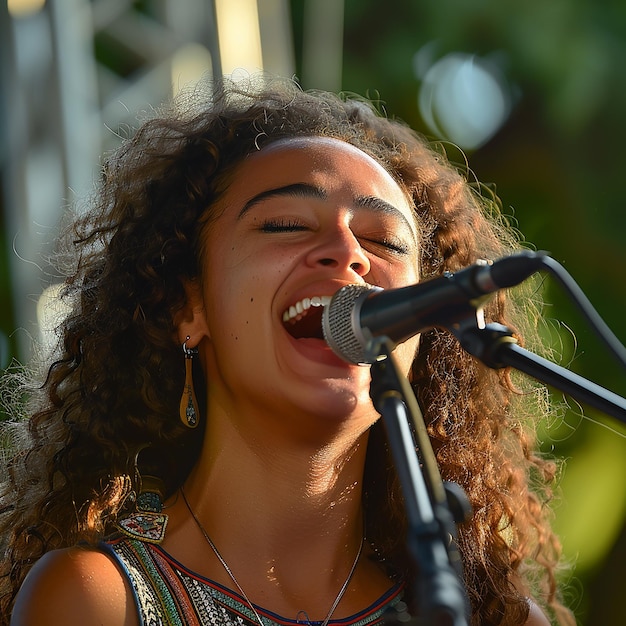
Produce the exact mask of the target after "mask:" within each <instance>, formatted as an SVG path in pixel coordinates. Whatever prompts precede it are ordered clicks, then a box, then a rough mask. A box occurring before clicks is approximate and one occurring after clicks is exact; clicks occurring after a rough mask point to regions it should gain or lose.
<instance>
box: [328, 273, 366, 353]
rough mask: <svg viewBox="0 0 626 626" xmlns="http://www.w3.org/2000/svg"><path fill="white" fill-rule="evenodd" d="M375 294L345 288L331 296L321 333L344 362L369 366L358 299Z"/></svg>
mask: <svg viewBox="0 0 626 626" xmlns="http://www.w3.org/2000/svg"><path fill="white" fill-rule="evenodd" d="M372 291H374V290H373V289H372V288H371V287H368V286H365V285H346V286H345V287H342V288H341V289H340V290H339V291H337V293H335V295H334V296H333V297H332V299H331V301H330V303H329V304H328V306H326V307H325V309H324V315H323V317H322V330H323V333H324V339H325V340H326V343H327V344H328V345H329V346H330V347H331V349H332V351H333V352H334V353H335V354H336V355H337V356H339V357H340V358H342V359H343V360H344V361H348V362H349V363H354V364H356V365H363V364H365V363H369V362H370V361H368V359H367V354H366V340H365V339H364V338H363V334H362V332H361V327H360V323H359V314H360V308H361V307H360V305H359V304H358V303H357V302H358V300H359V299H364V298H365V297H366V296H367V295H368V294H369V293H371V292H372Z"/></svg>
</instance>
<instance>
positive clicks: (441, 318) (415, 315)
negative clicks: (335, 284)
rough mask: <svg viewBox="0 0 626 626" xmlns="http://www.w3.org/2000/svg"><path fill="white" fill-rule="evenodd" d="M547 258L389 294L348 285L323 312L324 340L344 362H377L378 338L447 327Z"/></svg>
mask: <svg viewBox="0 0 626 626" xmlns="http://www.w3.org/2000/svg"><path fill="white" fill-rule="evenodd" d="M545 256H546V253H545V252H532V251H530V250H526V251H523V252H520V253H517V254H513V255H511V256H508V257H504V258H502V259H499V260H497V261H493V262H492V261H482V260H481V261H478V262H477V263H475V264H473V265H470V266H469V267H466V268H465V269H462V270H460V271H458V272H454V273H452V272H446V273H444V274H443V275H442V276H438V277H437V278H432V279H430V280H427V281H424V282H421V283H417V284H416V285H410V286H408V287H400V288H399V289H389V290H387V291H384V290H383V289H382V288H380V287H372V286H367V285H357V284H354V285H346V286H345V287H342V288H341V289H339V291H337V292H336V293H335V295H334V296H333V297H332V299H331V301H330V303H329V304H328V305H327V306H325V307H324V313H323V316H322V330H323V333H324V339H325V340H326V343H327V344H328V345H329V346H330V348H331V349H332V350H333V352H334V353H335V354H336V355H337V356H339V357H340V358H342V359H343V360H344V361H348V362H349V363H355V364H357V365H366V364H368V363H373V362H374V361H375V359H376V356H378V355H373V354H371V353H370V351H369V344H370V341H371V340H372V339H373V338H374V337H380V336H386V337H388V338H389V339H390V340H391V341H393V342H394V343H395V344H398V343H402V342H403V341H406V340H407V339H408V338H409V337H412V336H413V335H416V334H417V333H419V332H421V331H423V330H426V329H427V328H434V327H442V328H448V327H450V326H451V325H454V324H456V323H458V322H460V321H461V320H463V319H465V318H467V316H468V315H470V314H471V312H472V311H475V310H477V309H479V308H480V307H482V306H483V304H484V303H485V302H486V301H487V300H488V299H489V298H490V296H491V294H493V293H494V292H496V291H498V290H500V289H506V288H507V287H513V286H515V285H518V284H519V283H521V282H522V281H523V280H525V279H526V278H528V277H529V276H530V275H531V274H534V273H535V272H537V271H539V270H540V269H541V268H542V265H543V259H544V257H545Z"/></svg>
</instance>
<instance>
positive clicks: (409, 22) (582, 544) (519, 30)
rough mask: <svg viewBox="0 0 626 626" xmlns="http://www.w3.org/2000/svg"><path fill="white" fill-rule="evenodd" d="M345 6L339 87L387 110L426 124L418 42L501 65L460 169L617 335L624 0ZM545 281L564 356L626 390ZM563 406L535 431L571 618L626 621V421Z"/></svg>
mask: <svg viewBox="0 0 626 626" xmlns="http://www.w3.org/2000/svg"><path fill="white" fill-rule="evenodd" d="M345 6H346V13H345V49H344V59H343V85H342V87H343V89H344V90H345V91H348V92H356V93H359V94H363V95H368V96H369V97H371V98H374V99H380V100H381V103H382V104H383V105H384V107H385V109H386V110H387V111H388V113H389V114H390V115H394V116H397V117H400V118H402V119H403V120H405V121H406V122H407V123H409V124H410V125H411V126H412V127H414V128H416V129H417V130H419V131H421V132H423V133H424V134H426V135H427V136H431V137H432V131H431V130H430V129H429V128H428V127H427V126H426V123H425V120H424V119H423V118H422V117H421V116H420V113H419V109H418V106H417V98H418V93H419V89H420V79H419V77H418V75H417V74H416V71H415V59H416V54H417V53H418V52H420V51H421V50H424V49H425V46H428V50H429V54H434V55H435V56H436V57H437V58H442V57H443V56H444V55H446V54H448V53H451V52H463V53H469V54H472V55H476V56H477V57H483V58H489V59H492V60H494V61H495V62H496V63H497V64H498V66H499V67H500V69H501V71H502V72H503V74H504V75H505V76H506V77H507V79H508V81H509V83H510V84H511V85H513V87H514V91H515V94H516V97H515V102H514V107H513V110H512V113H511V115H510V116H509V118H508V120H507V121H506V123H505V124H504V125H503V126H502V127H501V128H500V130H499V132H498V133H497V134H496V135H495V136H493V137H492V139H491V140H490V141H488V142H487V143H486V144H484V145H483V146H482V147H480V148H479V149H477V150H476V151H475V152H473V153H471V154H469V155H468V158H469V163H470V166H471V167H472V170H473V172H474V173H475V175H476V176H477V177H478V178H479V179H480V180H481V181H483V182H488V183H492V182H493V183H496V184H497V191H498V195H499V196H500V198H501V200H502V203H503V206H504V207H505V213H506V214H507V215H509V216H510V217H511V218H512V220H513V221H514V223H516V224H517V226H518V227H519V229H520V231H521V232H522V233H523V234H524V236H525V238H526V241H528V242H532V244H533V245H534V246H536V247H537V248H538V249H543V250H547V251H549V252H550V254H551V256H552V257H553V258H555V259H556V260H557V261H559V262H560V263H562V264H563V265H564V266H565V268H566V269H567V270H568V272H569V273H570V274H571V275H572V276H573V278H574V279H575V280H576V281H577V282H578V284H579V285H580V286H581V287H582V289H583V291H584V292H585V293H586V295H587V296H588V297H589V299H590V300H591V301H592V303H593V304H594V306H595V308H596V309H597V310H598V312H599V313H600V315H601V316H602V317H603V318H604V320H605V321H606V322H607V323H608V325H609V326H610V327H611V328H612V329H613V331H614V332H615V333H616V335H617V336H618V337H619V339H620V340H621V341H622V342H624V341H625V340H626V328H624V325H623V323H624V313H625V311H626V287H625V285H624V279H623V275H624V271H625V266H626V247H625V246H624V244H623V239H624V235H625V234H626V211H625V210H624V209H625V208H626V207H625V206H624V205H625V204H626V201H625V198H624V187H623V180H624V174H623V171H622V168H623V167H624V165H625V158H624V147H623V146H624V145H625V139H626V124H625V123H624V119H623V115H624V111H625V110H626V73H625V72H624V70H623V68H624V65H625V61H626V3H624V2H623V1H622V0H549V1H546V0H527V1H526V2H524V3H520V2H514V1H513V0H387V1H386V2H385V3H384V4H383V5H381V3H379V2H375V1H374V0H346V3H345ZM292 9H293V15H294V22H295V24H296V30H295V32H296V35H298V33H299V30H298V28H299V26H298V25H299V24H300V20H301V17H302V16H301V3H300V2H298V0H293V2H292ZM296 49H298V47H297V45H296ZM304 86H305V87H314V85H306V84H305V85H304ZM434 138H436V139H442V138H441V137H434ZM443 139H445V138H443ZM451 158H458V152H456V156H454V155H452V156H451ZM546 283H547V291H546V299H547V302H548V305H547V308H546V315H547V316H548V317H550V318H554V320H561V321H562V323H561V324H559V323H557V322H555V323H554V324H553V325H554V327H555V328H557V329H558V328H560V329H561V332H560V334H559V336H558V338H557V344H558V343H561V344H562V345H563V350H562V352H563V363H562V364H563V365H566V366H568V367H570V368H571V369H573V370H574V371H576V372H577V373H579V374H581V375H583V376H585V377H586V378H589V379H591V380H593V381H594V382H596V383H598V384H601V385H602V386H605V387H607V388H609V389H611V390H612V391H614V392H616V393H619V394H620V395H622V396H624V395H626V379H625V376H624V372H623V370H622V369H620V367H619V366H618V365H617V363H616V362H614V361H613V360H612V358H611V356H610V355H609V354H608V353H607V351H606V350H605V349H604V347H603V346H601V345H600V344H599V342H598V341H597V339H596V337H595V335H593V333H592V332H591V331H590V330H589V329H588V328H587V326H586V325H585V324H584V323H583V321H582V320H581V318H580V316H579V315H578V314H577V312H576V311H575V310H574V309H573V307H572V306H571V304H570V303H569V301H568V299H567V297H566V296H565V294H563V293H562V292H561V291H560V288H557V287H556V286H555V285H554V284H553V283H551V282H550V279H547V281H546ZM570 329H571V330H570ZM555 398H556V399H557V400H561V394H555ZM569 404H570V405H571V409H570V410H568V411H567V412H565V413H564V415H563V416H562V417H561V418H560V419H559V420H555V421H554V422H552V423H547V424H545V425H544V427H543V429H542V432H541V433H540V437H541V439H542V441H543V445H544V448H545V451H546V452H548V453H553V454H555V455H556V456H559V457H563V458H565V459H566V461H567V465H566V469H565V472H564V474H563V477H562V480H561V490H562V495H561V498H560V503H559V504H558V506H557V508H556V511H557V517H556V520H555V527H556V529H557V531H558V532H559V534H560V535H561V538H562V541H563V545H564V549H565V554H566V557H567V558H568V559H571V560H575V561H576V562H577V567H576V570H575V574H574V578H573V579H572V580H570V586H569V590H568V592H567V597H568V602H569V604H570V606H572V607H573V608H574V609H575V610H576V612H577V616H578V619H579V620H580V623H581V624H588V625H597V624H621V623H625V621H626V619H625V616H626V609H624V607H623V606H622V605H623V599H622V597H621V594H620V591H621V587H620V588H619V589H618V585H620V583H618V582H617V581H622V585H623V580H624V577H625V575H626V566H625V565H624V563H626V530H625V529H626V525H625V523H624V520H625V519H626V489H624V485H623V483H624V478H625V477H626V426H624V425H622V424H621V423H616V422H615V421H613V420H612V418H608V417H606V416H604V415H600V414H598V413H597V412H594V411H592V410H590V409H584V410H583V409H581V408H580V407H577V406H576V405H575V403H574V402H572V401H569Z"/></svg>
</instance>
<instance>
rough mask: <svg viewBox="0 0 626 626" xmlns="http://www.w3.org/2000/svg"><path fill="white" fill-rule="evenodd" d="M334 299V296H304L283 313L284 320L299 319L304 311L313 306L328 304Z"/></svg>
mask: <svg viewBox="0 0 626 626" xmlns="http://www.w3.org/2000/svg"><path fill="white" fill-rule="evenodd" d="M331 299H332V296H313V297H312V298H303V299H302V300H298V302H296V303H295V304H292V305H291V306H290V307H289V308H288V309H287V310H286V311H285V312H284V313H283V322H288V321H289V320H293V319H297V318H298V316H300V315H302V313H303V312H304V311H306V310H307V309H310V308H311V307H312V306H326V305H327V304H328V303H329V302H330V301H331Z"/></svg>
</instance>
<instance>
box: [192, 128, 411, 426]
mask: <svg viewBox="0 0 626 626" xmlns="http://www.w3.org/2000/svg"><path fill="white" fill-rule="evenodd" d="M217 209H218V211H217V214H218V215H219V217H217V218H216V219H215V220H214V221H213V222H211V225H210V226H209V227H207V230H206V232H205V233H204V237H203V249H204V253H203V259H202V262H203V282H202V285H201V290H202V295H201V297H202V302H201V305H200V306H199V307H197V309H198V310H200V313H198V312H197V313H196V316H195V319H196V337H197V336H198V335H197V333H198V332H199V333H200V335H201V336H203V339H202V342H201V344H200V346H199V347H200V353H201V356H202V358H203V361H204V365H205V372H206V374H207V377H208V388H209V390H210V391H209V393H210V402H211V401H212V402H216V403H217V404H219V405H222V406H224V407H226V408H230V409H236V412H237V414H238V415H241V414H242V411H243V412H245V411H246V410H253V411H254V410H257V411H258V410H260V409H268V411H267V412H268V414H271V415H274V416H278V415H280V416H284V415H285V413H287V414H288V415H290V416H292V417H293V419H297V418H296V417H295V416H298V415H309V416H313V417H314V418H315V419H316V420H324V419H332V420H341V419H344V418H348V417H355V419H356V416H360V417H361V418H362V419H365V420H369V421H370V422H371V421H373V419H375V418H376V414H375V412H374V410H373V408H372V405H371V401H370V399H369V381H370V374H369V368H367V367H360V366H354V365H350V364H348V363H346V362H344V361H342V360H340V359H339V358H338V357H337V356H335V355H334V354H333V353H332V352H331V350H330V349H329V348H328V346H327V344H326V343H325V341H324V340H323V338H322V333H321V311H322V308H321V307H320V306H316V305H317V304H318V302H319V301H320V300H323V299H325V298H329V297H330V296H332V295H333V294H334V293H335V292H336V291H337V290H338V289H340V288H341V287H343V286H345V285H347V284H350V283H360V284H362V283H370V284H372V285H379V286H381V287H383V288H393V287H400V286H404V285H408V284H411V283H415V282H417V280H418V266H417V245H418V244H417V232H416V227H415V223H414V217H413V215H414V214H413V210H412V208H411V205H410V203H409V201H408V200H407V197H406V195H405V193H404V192H403V190H402V189H401V188H400V187H399V186H398V184H397V183H396V182H395V181H394V180H393V179H392V177H391V176H390V175H389V174H388V173H387V172H386V170H385V169H384V168H383V167H381V165H380V164H379V163H378V162H376V161H375V160H374V159H372V158H371V157H370V156H368V155H366V154H365V153H364V152H362V151H360V150H358V149H357V148H355V147H353V146H351V145H349V144H347V143H345V142H342V141H339V140H335V139H330V138H321V137H308V138H299V139H290V140H281V141H279V142H276V143H273V144H271V145H270V146H268V147H265V148H263V149H262V150H260V151H259V152H256V153H253V154H252V155H250V156H249V157H248V158H247V159H246V160H245V161H243V162H242V163H241V164H240V165H239V166H238V167H237V169H236V170H235V173H234V176H233V177H232V181H231V183H230V185H229V187H228V189H227V190H226V192H225V193H224V194H223V196H222V198H221V199H220V201H219V206H218V207H217ZM187 334H191V333H187ZM416 342H417V340H416V339H413V340H410V341H409V342H406V343H405V344H403V345H402V346H399V347H398V348H397V350H396V354H397V356H398V358H399V360H400V363H401V365H402V367H403V369H404V370H405V371H408V368H409V365H410V362H411V360H412V357H413V354H414V353H415V349H416V345H417V343H416ZM210 406H211V405H210ZM231 412H234V411H231ZM283 420H284V417H283Z"/></svg>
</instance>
